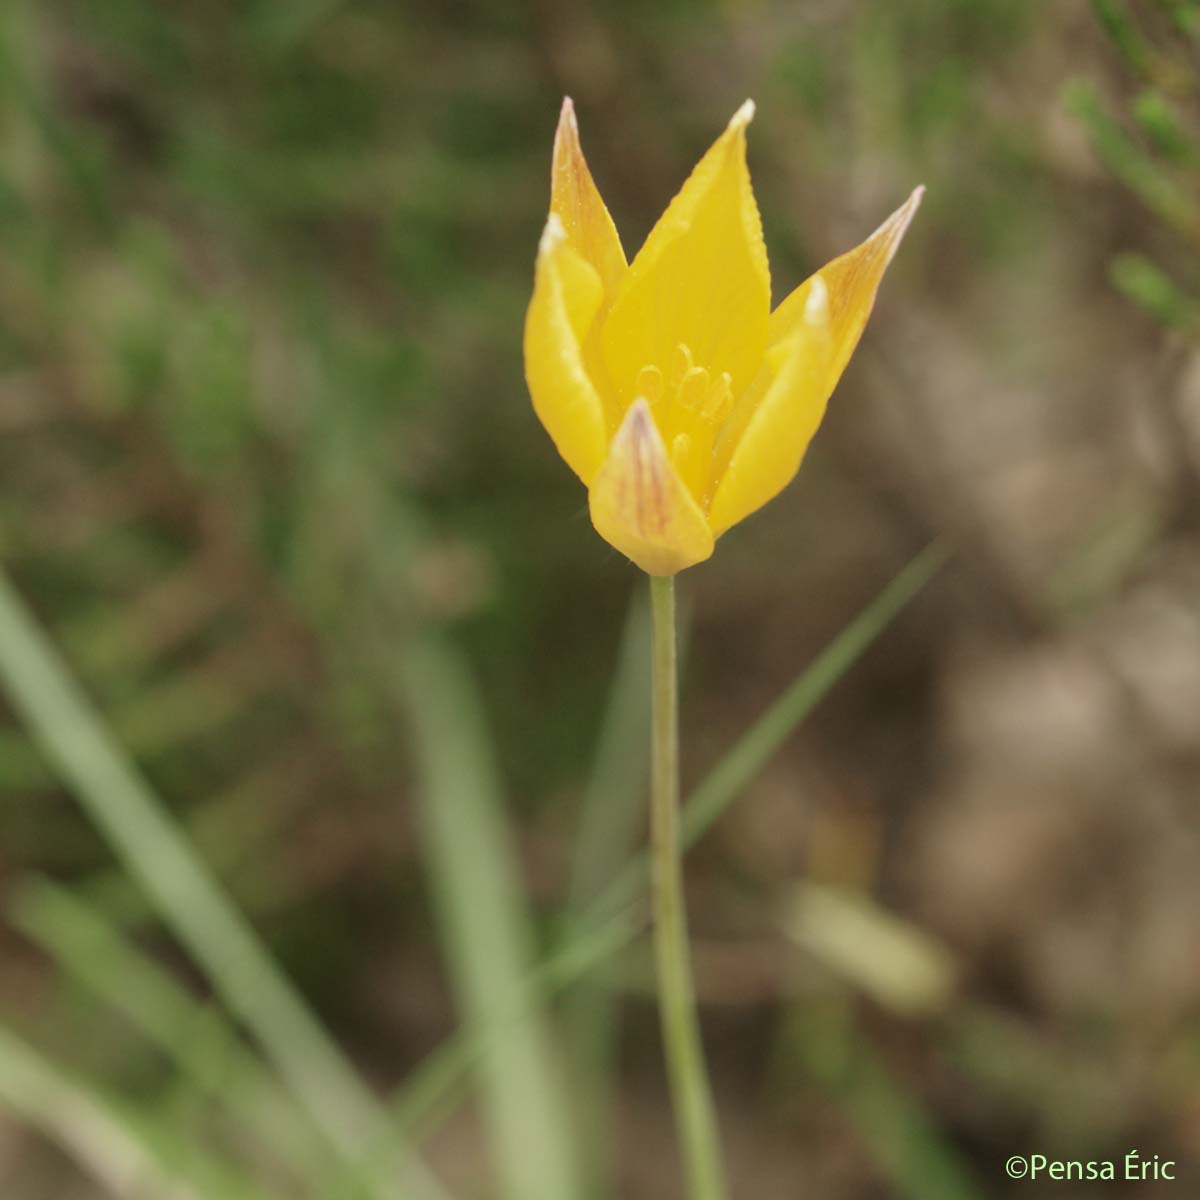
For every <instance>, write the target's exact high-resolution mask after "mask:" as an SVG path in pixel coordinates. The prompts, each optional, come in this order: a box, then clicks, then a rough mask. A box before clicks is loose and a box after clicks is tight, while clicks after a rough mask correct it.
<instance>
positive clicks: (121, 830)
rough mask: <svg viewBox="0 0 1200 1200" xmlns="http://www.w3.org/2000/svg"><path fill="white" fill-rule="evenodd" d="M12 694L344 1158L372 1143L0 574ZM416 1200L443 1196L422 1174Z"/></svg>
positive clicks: (193, 861) (212, 889)
mask: <svg viewBox="0 0 1200 1200" xmlns="http://www.w3.org/2000/svg"><path fill="white" fill-rule="evenodd" d="M0 682H2V683H3V685H4V687H5V689H6V690H7V692H8V694H9V696H10V698H11V700H12V702H13V705H14V707H15V708H16V710H17V712H18V713H19V714H20V715H21V716H22V717H23V718H24V720H25V722H26V724H27V725H28V727H29V730H30V733H31V734H32V736H33V737H34V739H35V741H36V742H37V743H38V745H39V746H40V747H41V749H42V752H43V753H44V754H45V755H46V758H47V760H48V761H49V762H50V764H51V765H52V766H53V767H54V769H55V770H56V771H57V772H58V773H59V774H60V775H61V777H62V779H63V780H64V781H65V782H66V783H67V784H68V785H69V786H70V787H71V788H72V790H73V791H74V792H75V794H76V796H77V798H78V799H79V801H80V803H81V804H82V805H83V807H84V808H85V809H86V811H87V812H88V814H89V816H90V817H91V818H92V820H93V821H95V823H96V825H97V826H98V827H99V829H100V830H101V832H102V833H103V834H104V836H105V837H106V838H107V839H108V841H109V843H110V844H111V845H112V847H113V849H114V850H115V851H116V853H117V854H118V855H119V856H120V857H121V859H122V860H123V861H124V863H125V866H126V868H127V869H128V871H129V872H130V874H131V875H133V876H134V877H135V878H137V879H138V880H139V881H140V882H141V884H142V886H143V887H144V888H145V889H146V892H147V894H148V895H149V896H151V897H152V898H153V900H154V902H155V904H156V905H157V907H158V909H159V912H160V913H161V914H162V917H163V919H164V920H165V921H166V923H167V924H168V925H169V926H170V927H171V928H172V929H173V930H174V932H175V933H176V935H177V936H178V937H179V939H180V940H181V941H182V942H183V943H184V945H186V946H187V947H188V948H189V949H190V950H191V952H192V953H193V954H194V955H195V958H196V960H197V962H198V963H200V964H201V965H202V966H203V967H204V969H205V970H206V971H207V973H208V975H209V978H210V979H211V980H212V983H213V986H214V987H215V988H216V990H217V991H218V992H219V993H220V995H221V996H222V998H223V999H224V1001H225V1003H226V1004H227V1005H228V1006H229V1008H230V1009H231V1010H232V1011H233V1012H235V1013H236V1014H237V1015H238V1016H239V1017H240V1018H241V1019H242V1020H244V1021H245V1022H246V1024H247V1026H248V1027H249V1028H250V1029H251V1030H253V1032H254V1033H255V1035H256V1036H257V1037H258V1039H259V1041H260V1042H261V1043H262V1045H263V1047H264V1049H265V1050H266V1051H267V1053H268V1054H269V1055H270V1057H271V1058H272V1060H273V1061H274V1062H275V1064H276V1066H277V1068H278V1069H279V1071H280V1073H281V1075H282V1076H283V1078H284V1079H285V1080H286V1081H287V1084H288V1086H289V1088H290V1089H291V1090H292V1091H293V1093H294V1095H295V1096H296V1098H297V1099H298V1100H299V1101H300V1102H301V1103H302V1104H303V1105H305V1106H306V1107H307V1108H308V1110H309V1112H310V1113H311V1114H312V1116H313V1118H314V1119H315V1120H316V1121H317V1123H318V1125H319V1126H320V1128H321V1129H322V1130H323V1131H324V1132H325V1134H326V1136H327V1137H328V1138H330V1139H331V1141H332V1142H333V1144H334V1145H335V1146H336V1147H337V1148H338V1149H339V1151H341V1152H342V1153H343V1154H346V1155H349V1156H353V1155H354V1154H356V1153H357V1152H358V1151H359V1150H360V1149H361V1148H362V1147H363V1146H364V1145H366V1144H368V1143H369V1142H370V1140H371V1137H372V1134H373V1131H374V1129H375V1128H376V1126H377V1124H378V1122H379V1120H380V1113H379V1110H378V1107H377V1104H376V1102H375V1100H374V1098H373V1097H372V1096H371V1095H370V1093H369V1092H368V1091H367V1089H366V1087H365V1085H364V1084H363V1083H362V1082H361V1080H360V1079H359V1078H358V1076H357V1075H356V1074H355V1072H354V1070H353V1069H352V1068H351V1067H350V1065H349V1064H348V1063H347V1062H346V1060H345V1059H344V1058H343V1057H342V1055H341V1053H340V1052H339V1051H338V1049H337V1047H336V1045H335V1044H334V1043H333V1041H332V1040H331V1039H330V1038H329V1035H328V1034H327V1033H326V1032H325V1031H324V1029H322V1027H321V1026H320V1025H319V1024H318V1022H317V1021H316V1019H315V1018H314V1017H313V1015H312V1014H311V1012H310V1011H309V1010H308V1008H307V1007H306V1006H305V1004H304V1002H303V1000H302V999H301V998H300V996H299V994H298V993H297V992H296V991H295V989H294V988H293V987H292V985H291V983H290V982H289V981H288V980H287V979H286V977H285V976H284V975H283V974H282V973H281V972H280V971H279V969H278V967H277V966H276V965H275V964H274V962H272V960H271V957H270V955H269V954H268V952H267V950H266V948H265V947H264V946H263V945H262V943H261V941H260V940H259V938H258V936H257V934H256V933H255V932H254V930H253V929H252V928H251V927H250V926H249V924H248V923H247V922H246V921H245V919H244V918H243V917H242V915H241V914H240V913H239V912H238V910H237V909H236V908H235V907H234V905H233V904H232V903H231V902H230V901H229V899H228V897H227V896H226V894H225V892H224V891H223V890H222V888H221V886H220V884H219V882H218V881H217V880H216V878H215V877H214V876H213V875H212V873H211V872H210V871H209V869H208V868H207V867H206V866H205V864H204V863H203V862H201V861H200V860H199V859H198V858H197V857H196V855H195V854H194V853H193V851H192V849H191V847H190V846H189V845H188V843H187V840H186V839H185V838H184V837H183V835H182V834H181V833H180V832H179V830H178V828H177V827H176V825H175V823H174V821H173V820H172V819H171V818H170V817H169V816H168V815H167V813H166V811H165V809H164V808H163V806H162V804H161V803H160V801H159V800H158V798H157V797H156V796H155V795H154V793H153V792H152V791H151V790H150V788H149V786H148V785H147V784H146V782H145V780H144V779H143V778H142V776H141V775H140V774H139V772H138V770H137V768H136V767H135V766H134V765H133V763H132V762H130V761H129V759H128V757H127V756H126V754H125V752H124V750H123V749H122V748H121V746H119V745H118V744H117V743H116V742H114V741H113V739H112V738H111V737H110V736H109V733H108V730H107V729H106V727H105V725H104V722H103V720H102V719H101V717H100V716H99V714H98V713H97V712H96V710H95V708H94V707H93V706H92V704H91V702H90V701H89V699H88V698H87V696H86V695H85V694H84V692H83V691H82V689H81V688H80V687H79V685H78V684H77V683H76V681H75V679H74V678H73V676H72V675H71V673H70V671H69V669H68V668H67V666H66V664H65V663H64V662H63V661H62V660H61V659H60V657H59V655H58V653H57V652H56V650H55V648H54V647H53V646H52V645H51V643H50V642H49V640H48V639H47V637H46V636H45V634H44V633H43V632H42V630H41V628H40V627H39V626H38V625H37V623H36V622H35V621H34V619H33V618H32V617H31V615H30V614H29V613H28V612H27V611H26V609H25V606H24V604H23V603H22V601H21V599H20V597H19V596H18V595H17V593H16V591H15V590H14V589H13V587H12V585H11V584H10V583H9V582H8V580H7V578H6V577H5V576H4V575H3V574H0ZM409 1169H410V1172H419V1173H417V1174H414V1175H413V1176H412V1178H411V1179H410V1180H409V1187H410V1188H411V1194H412V1195H414V1196H429V1197H435V1196H438V1195H439V1194H440V1193H441V1189H440V1188H439V1187H438V1186H437V1184H436V1183H435V1181H433V1179H432V1178H431V1177H429V1176H428V1174H427V1173H426V1172H424V1171H420V1170H419V1168H417V1167H416V1165H415V1162H414V1163H413V1165H412V1166H411V1167H410V1168H409Z"/></svg>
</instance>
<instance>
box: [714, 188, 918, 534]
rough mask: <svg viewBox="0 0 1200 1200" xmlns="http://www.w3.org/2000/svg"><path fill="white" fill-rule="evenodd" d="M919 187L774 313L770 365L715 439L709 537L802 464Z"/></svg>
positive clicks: (747, 510)
mask: <svg viewBox="0 0 1200 1200" xmlns="http://www.w3.org/2000/svg"><path fill="white" fill-rule="evenodd" d="M924 191H925V189H924V188H917V189H916V191H914V192H913V194H912V195H911V196H909V198H908V200H907V201H905V203H904V204H903V205H902V206H901V207H900V208H899V209H897V210H896V211H895V212H894V213H893V214H892V215H891V216H890V217H888V219H887V220H886V221H884V223H883V224H882V225H881V226H880V227H879V228H878V229H877V230H876V231H875V232H874V233H873V234H872V235H871V236H870V237H869V238H867V240H866V241H865V242H863V243H862V245H860V246H858V247H856V248H855V249H853V250H851V251H849V253H847V254H843V255H842V256H841V257H840V258H835V259H834V260H833V261H832V262H830V263H828V264H826V265H825V266H824V267H822V268H821V269H820V271H818V272H817V273H816V274H815V275H813V276H811V277H810V278H809V279H807V280H806V281H805V282H804V283H802V284H801V285H800V286H799V287H798V288H797V289H796V290H795V291H794V292H792V294H791V295H790V296H788V298H787V299H786V300H785V301H784V302H783V303H782V304H781V305H780V306H779V307H778V308H777V309H776V310H775V312H773V313H772V314H771V322H770V329H769V340H770V348H769V350H768V352H767V366H766V367H765V368H764V370H763V372H762V374H761V375H760V376H759V378H758V379H756V380H755V383H754V385H753V386H752V387H751V388H750V389H749V390H748V391H747V392H746V393H745V394H744V395H743V396H742V397H741V398H740V399H739V401H738V405H737V408H736V409H735V410H734V413H733V415H732V416H731V417H730V420H729V421H728V423H727V424H726V426H725V428H724V429H723V430H722V433H721V439H720V442H719V443H718V446H717V451H716V456H715V459H714V463H713V477H714V479H716V481H717V483H716V486H715V489H714V492H713V499H712V504H711V505H710V507H709V523H710V524H711V526H712V529H713V533H714V535H716V536H720V535H721V534H722V533H724V532H725V530H727V529H728V528H729V527H730V526H731V525H735V524H737V522H738V521H740V520H742V519H743V518H744V517H746V516H749V514H750V513H752V512H754V511H755V510H756V509H758V508H761V507H762V506H763V505H764V504H766V502H767V501H768V500H770V499H771V498H772V497H773V496H775V495H777V494H778V493H779V492H780V491H781V490H782V489H783V488H784V487H786V486H787V484H788V483H789V482H790V481H791V480H792V478H793V477H794V476H795V474H796V472H797V471H798V470H799V469H800V463H801V461H802V460H803V458H804V453H805V451H806V450H807V449H808V444H809V442H811V441H812V438H813V435H814V434H815V433H816V431H817V428H818V426H819V425H820V423H821V419H822V418H823V417H824V415H825V406H826V404H827V403H828V401H829V397H830V395H831V394H832V392H833V389H834V387H835V386H836V385H837V382H838V380H839V379H840V378H841V375H842V372H843V371H844V370H845V369H846V364H847V363H848V362H849V361H850V356H851V355H852V354H853V353H854V348H855V347H856V346H857V345H858V340H859V338H860V337H861V336H862V332H863V329H864V327H865V326H866V323H867V318H868V317H869V316H870V315H871V309H872V307H873V306H874V303H875V294H876V292H877V291H878V290H879V284H880V281H881V280H882V279H883V273H884V271H886V270H887V266H888V264H889V263H890V262H891V260H892V256H893V255H894V254H895V253H896V249H897V247H898V246H899V245H900V241H901V239H902V238H903V237H904V233H905V231H906V230H907V229H908V226H909V223H910V222H911V221H912V218H913V216H914V214H915V213H916V211H917V208H918V206H919V205H920V203H921V197H922V195H923V194H924Z"/></svg>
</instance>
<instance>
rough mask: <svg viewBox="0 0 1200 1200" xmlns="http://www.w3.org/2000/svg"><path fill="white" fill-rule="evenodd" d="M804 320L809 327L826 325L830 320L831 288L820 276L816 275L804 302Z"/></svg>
mask: <svg viewBox="0 0 1200 1200" xmlns="http://www.w3.org/2000/svg"><path fill="white" fill-rule="evenodd" d="M804 320H805V323H806V324H808V325H824V324H825V322H826V321H828V320H829V288H828V287H826V285H825V280H823V279H822V278H821V277H820V275H814V276H813V281H812V285H811V286H810V288H809V291H808V299H807V300H805V302H804Z"/></svg>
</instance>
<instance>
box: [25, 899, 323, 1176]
mask: <svg viewBox="0 0 1200 1200" xmlns="http://www.w3.org/2000/svg"><path fill="white" fill-rule="evenodd" d="M8 910H9V917H10V919H11V921H12V923H13V925H14V926H15V927H16V928H17V929H19V930H21V932H22V933H24V934H25V935H26V936H27V937H28V938H29V939H30V940H31V941H33V942H35V943H36V944H38V945H40V946H41V947H42V948H43V949H44V950H45V951H46V952H47V953H48V954H50V955H51V956H53V958H54V959H55V960H56V961H57V962H58V963H59V964H60V965H61V966H62V967H63V968H64V969H65V970H66V971H67V972H68V973H69V974H70V975H71V977H72V978H73V979H75V980H77V981H78V982H79V983H80V984H81V985H82V986H83V987H86V988H87V989H88V990H89V991H90V992H92V993H94V994H95V995H96V996H98V997H99V998H100V999H102V1000H103V1001H104V1002H105V1003H106V1004H107V1005H109V1006H110V1007H111V1008H112V1009H113V1010H114V1011H116V1012H119V1013H121V1014H122V1015H123V1016H124V1017H125V1018H126V1019H127V1020H128V1021H129V1023H130V1024H131V1025H132V1026H133V1027H134V1028H135V1029H137V1030H138V1031H139V1032H140V1033H142V1034H143V1035H144V1036H145V1037H146V1038H148V1039H149V1040H150V1041H151V1042H153V1043H154V1044H155V1045H156V1046H158V1047H159V1048H160V1049H161V1050H162V1051H163V1052H164V1053H165V1054H167V1055H168V1056H169V1057H170V1058H171V1059H172V1061H173V1062H174V1063H175V1065H176V1066H177V1068H178V1069H179V1071H180V1074H181V1076H182V1077H183V1079H185V1080H186V1081H187V1082H188V1083H189V1084H190V1085H191V1087H192V1088H194V1090H195V1091H196V1092H198V1093H200V1094H202V1095H204V1096H206V1097H207V1098H209V1099H211V1100H215V1101H217V1102H218V1103H219V1104H220V1105H221V1106H223V1107H226V1108H228V1110H229V1113H230V1115H231V1116H232V1117H234V1118H236V1120H237V1121H238V1122H239V1123H240V1124H241V1125H242V1126H243V1127H244V1128H246V1129H248V1130H252V1131H253V1132H254V1134H255V1135H256V1138H257V1141H258V1143H259V1144H260V1145H261V1146H262V1147H263V1148H264V1149H265V1148H267V1147H272V1148H274V1149H275V1150H276V1152H277V1153H276V1157H277V1158H278V1160H279V1161H280V1162H281V1163H282V1164H285V1165H287V1166H288V1167H289V1168H290V1169H291V1170H292V1171H293V1172H295V1173H296V1174H297V1178H301V1177H304V1176H307V1177H308V1178H313V1177H319V1176H320V1175H323V1174H325V1173H327V1172H328V1171H329V1170H330V1169H331V1164H330V1161H329V1156H328V1154H327V1153H325V1152H323V1147H324V1139H323V1138H322V1137H321V1136H320V1131H319V1130H318V1129H316V1128H315V1127H314V1126H313V1125H312V1124H311V1122H310V1121H308V1120H306V1116H307V1114H306V1112H305V1110H302V1109H301V1110H297V1109H296V1108H295V1107H294V1102H293V1101H292V1099H291V1097H290V1096H288V1095H286V1094H285V1093H283V1092H281V1091H280V1089H279V1086H278V1084H277V1083H276V1081H275V1079H274V1078H273V1077H272V1076H271V1075H270V1074H269V1073H268V1071H267V1070H266V1069H265V1068H264V1066H263V1064H262V1063H261V1062H260V1061H259V1060H258V1059H257V1058H256V1057H255V1056H254V1055H253V1054H252V1053H251V1052H250V1050H249V1048H248V1047H247V1046H246V1045H245V1044H244V1043H243V1041H242V1039H241V1038H240V1037H239V1036H238V1034H237V1032H236V1031H235V1030H234V1029H233V1028H232V1027H231V1026H230V1024H229V1022H228V1020H227V1019H226V1018H225V1016H224V1014H223V1013H222V1012H221V1011H220V1009H218V1008H216V1007H214V1006H211V1005H206V1004H203V1003H201V1002H200V1001H198V1000H196V999H194V998H193V997H192V996H190V995H189V994H188V992H187V991H186V990H185V989H184V988H183V987H182V986H181V985H180V984H179V983H177V982H176V980H175V979H174V978H173V977H172V976H171V975H170V974H168V973H167V972H166V971H165V970H163V969H162V968H161V967H160V966H159V965H158V964H157V963H156V962H154V960H153V959H151V958H150V957H149V956H148V955H146V954H144V953H143V952H142V951H141V950H140V949H139V948H138V947H136V946H135V945H134V944H133V943H132V942H130V941H129V940H128V938H127V937H126V936H125V935H124V934H123V933H122V932H121V931H120V930H119V929H117V928H116V927H115V926H113V925H112V924H110V923H109V922H108V921H107V920H106V919H105V917H104V916H103V915H102V914H101V913H100V912H99V911H98V910H97V909H96V908H94V907H93V906H91V905H89V904H87V903H86V902H84V901H82V900H80V899H77V898H76V897H75V896H74V895H73V894H72V893H71V892H70V891H69V890H68V889H66V888H63V887H59V886H58V885H57V884H54V883H51V882H50V881H49V880H45V879H36V880H33V881H30V882H28V883H26V884H24V885H22V886H21V887H19V888H18V890H17V891H16V893H15V895H14V896H13V898H12V900H11V901H10V902H9V906H8Z"/></svg>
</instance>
